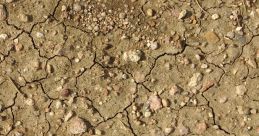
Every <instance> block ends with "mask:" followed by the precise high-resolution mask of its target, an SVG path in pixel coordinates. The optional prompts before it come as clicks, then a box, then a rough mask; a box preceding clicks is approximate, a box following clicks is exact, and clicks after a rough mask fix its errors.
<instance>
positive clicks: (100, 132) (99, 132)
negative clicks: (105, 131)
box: [94, 129, 102, 136]
mask: <svg viewBox="0 0 259 136" xmlns="http://www.w3.org/2000/svg"><path fill="white" fill-rule="evenodd" d="M94 133H95V135H97V136H100V135H102V131H101V130H99V129H95V130H94Z"/></svg>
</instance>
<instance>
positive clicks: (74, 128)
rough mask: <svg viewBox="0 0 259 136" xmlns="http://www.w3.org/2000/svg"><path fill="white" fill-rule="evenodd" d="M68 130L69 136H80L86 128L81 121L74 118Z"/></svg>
mask: <svg viewBox="0 0 259 136" xmlns="http://www.w3.org/2000/svg"><path fill="white" fill-rule="evenodd" d="M68 130H69V132H70V133H71V134H82V133H84V132H86V130H87V126H86V123H85V121H84V120H83V119H81V118H79V117H75V118H72V119H71V120H70V122H69V129H68Z"/></svg>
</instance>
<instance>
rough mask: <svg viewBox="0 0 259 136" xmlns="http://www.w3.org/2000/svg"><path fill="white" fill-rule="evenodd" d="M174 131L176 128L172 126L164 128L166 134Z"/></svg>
mask: <svg viewBox="0 0 259 136" xmlns="http://www.w3.org/2000/svg"><path fill="white" fill-rule="evenodd" d="M173 131H174V129H173V128H172V127H167V128H165V129H164V132H165V134H166V135H169V134H171V133H172V132H173Z"/></svg>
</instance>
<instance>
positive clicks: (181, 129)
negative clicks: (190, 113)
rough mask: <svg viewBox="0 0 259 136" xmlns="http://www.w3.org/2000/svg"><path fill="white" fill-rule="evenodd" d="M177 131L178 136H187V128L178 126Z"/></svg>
mask: <svg viewBox="0 0 259 136" xmlns="http://www.w3.org/2000/svg"><path fill="white" fill-rule="evenodd" d="M178 131H179V135H180V136H183V135H187V134H188V133H189V128H187V127H185V126H183V125H180V126H179V127H178Z"/></svg>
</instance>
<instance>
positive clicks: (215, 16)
mask: <svg viewBox="0 0 259 136" xmlns="http://www.w3.org/2000/svg"><path fill="white" fill-rule="evenodd" d="M211 18H212V19H213V20H217V19H219V14H213V15H212V16H211Z"/></svg>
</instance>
